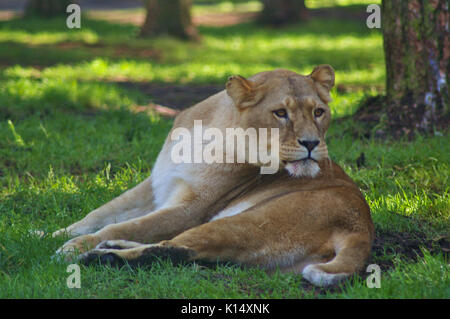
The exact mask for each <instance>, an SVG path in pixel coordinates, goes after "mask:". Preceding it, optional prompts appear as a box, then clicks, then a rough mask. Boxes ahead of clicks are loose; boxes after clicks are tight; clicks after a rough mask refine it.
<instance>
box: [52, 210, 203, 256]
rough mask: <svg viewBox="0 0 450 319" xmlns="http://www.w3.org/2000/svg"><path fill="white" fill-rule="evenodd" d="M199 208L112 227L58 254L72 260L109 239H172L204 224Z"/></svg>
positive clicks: (70, 243) (76, 240)
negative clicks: (78, 254)
mask: <svg viewBox="0 0 450 319" xmlns="http://www.w3.org/2000/svg"><path fill="white" fill-rule="evenodd" d="M196 208H197V207H196V206H195V205H191V206H190V207H185V206H183V205H179V206H175V207H170V208H165V209H161V210H158V211H156V212H154V213H152V214H150V215H147V216H144V217H140V218H134V219H132V220H129V221H126V222H122V223H118V224H112V225H108V226H106V227H104V228H102V229H101V230H99V231H97V232H96V233H93V234H88V235H83V236H80V237H76V238H73V239H71V240H69V241H68V242H66V243H65V244H64V245H63V246H62V247H61V248H59V249H58V250H57V254H60V255H66V259H68V260H70V259H71V258H72V257H73V256H74V255H76V254H77V253H84V252H87V251H89V250H91V249H93V248H94V247H96V246H97V245H98V244H99V243H100V242H103V241H106V240H118V239H121V240H127V241H134V242H139V243H157V242H160V241H162V240H166V239H171V238H173V237H175V236H177V235H178V234H180V233H182V232H183V231H185V230H187V229H190V228H192V227H195V226H197V225H199V224H201V223H202V220H203V216H202V215H201V214H200V213H199V212H198V211H196Z"/></svg>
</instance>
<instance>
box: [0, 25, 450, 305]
mask: <svg viewBox="0 0 450 319" xmlns="http://www.w3.org/2000/svg"><path fill="white" fill-rule="evenodd" d="M63 22H64V21H63V20H58V19H56V20H45V21H42V20H35V19H31V20H26V21H22V20H12V21H6V22H0V65H1V66H2V68H1V69H0V136H1V139H0V298H20V297H22V298H112V297H120V298H247V297H250V298H316V297H319V298H449V297H450V291H449V287H450V279H449V276H448V259H447V257H446V256H445V255H444V254H443V253H442V252H439V251H438V250H433V251H430V250H428V249H427V248H426V242H427V241H433V240H435V238H437V237H439V236H441V235H443V234H446V233H447V234H448V230H449V225H450V224H449V211H450V204H449V193H448V182H449V181H448V172H449V156H448V154H450V146H449V145H450V138H449V135H448V132H444V135H443V136H430V137H424V136H417V138H416V139H415V140H414V141H406V140H392V139H386V140H381V139H374V138H370V139H365V138H362V137H359V136H358V134H359V133H358V132H359V131H360V130H359V129H360V127H361V124H358V123H353V122H352V121H351V120H340V121H335V122H334V124H332V127H331V128H330V131H329V133H328V137H327V138H328V144H329V150H330V154H331V156H332V158H333V159H334V160H335V161H337V162H338V163H339V164H340V165H341V166H342V167H343V168H344V169H345V170H346V172H347V173H348V174H349V175H350V176H351V177H352V178H353V179H354V180H355V181H356V182H357V183H358V185H359V186H360V187H361V189H362V191H363V192H364V195H365V197H366V199H367V201H368V203H369V205H370V207H371V210H372V214H373V219H374V222H375V225H376V228H377V230H381V231H390V232H393V233H396V234H397V233H404V232H406V233H409V234H414V235H417V238H419V239H420V240H421V241H423V246H424V247H423V254H421V255H420V256H417V258H415V259H411V258H407V257H408V256H404V255H402V254H401V253H398V252H397V251H396V249H395V243H389V242H387V243H386V246H385V247H384V248H385V249H384V252H383V253H382V254H381V255H377V256H374V257H373V260H372V261H373V262H374V263H377V262H379V263H384V262H389V263H390V264H392V268H391V269H390V270H384V271H383V273H382V277H381V288H380V289H369V288H367V286H366V284H365V276H364V275H358V276H355V277H354V278H352V279H351V280H349V281H346V282H345V283H343V284H342V285H340V286H339V287H337V288H335V289H331V290H323V289H317V288H312V287H311V286H309V285H307V284H305V281H303V280H302V279H301V276H299V275H293V274H281V273H278V272H277V273H275V274H274V275H268V274H266V273H264V272H263V271H262V270H259V269H240V268H238V267H236V266H232V265H218V266H217V267H213V268H204V267H200V266H198V265H187V266H172V265H171V264H169V263H167V262H164V261H163V262H160V263H155V264H153V265H151V266H149V267H147V268H139V269H131V268H128V267H125V268H123V269H113V268H108V267H82V268H81V282H82V283H81V285H82V288H81V289H68V288H67V286H66V279H67V277H68V275H69V274H68V273H67V272H66V266H67V265H66V264H62V263H59V262H57V261H55V260H52V259H51V258H50V257H51V255H52V254H53V253H54V251H55V250H56V249H57V248H58V247H59V246H60V245H61V244H63V243H64V241H65V238H55V239H52V238H48V237H46V238H44V239H40V238H37V237H35V236H33V235H32V234H30V230H33V229H42V230H45V231H48V232H51V231H54V230H56V229H58V228H60V227H62V226H66V225H69V224H70V223H72V222H74V221H76V220H79V219H80V218H82V217H83V216H84V215H86V214H87V213H88V212H89V211H91V210H93V209H95V208H96V207H98V206H100V205H102V204H103V203H105V202H107V201H109V200H110V199H112V198H114V197H115V196H117V195H119V194H120V193H122V192H123V191H125V190H126V189H129V188H130V187H132V186H134V185H136V184H138V183H139V182H141V181H142V180H144V179H145V178H146V177H147V176H148V175H149V174H150V172H151V168H152V165H153V163H154V161H155V159H156V156H157V154H158V151H159V149H160V147H161V146H162V143H163V141H164V138H165V136H166V134H167V132H168V130H169V129H170V126H171V123H172V121H171V120H168V119H164V118H160V117H159V116H157V115H154V114H146V113H137V112H135V111H133V109H134V107H135V106H136V105H143V104H146V103H148V101H149V97H147V96H145V95H144V94H143V93H141V92H140V91H137V90H131V89H125V88H123V87H122V86H120V85H119V84H117V83H114V82H117V81H130V82H147V81H153V82H166V83H178V84H187V85H191V84H202V83H203V84H205V83H208V84H209V83H213V84H221V83H224V81H225V79H226V77H227V76H228V75H230V74H235V73H237V74H242V75H244V76H248V75H251V74H253V73H255V72H259V71H262V70H266V69H274V68H278V67H283V68H288V69H292V70H295V71H299V72H303V73H309V72H310V71H311V70H312V68H313V67H314V66H315V65H317V64H321V63H329V64H332V65H333V66H334V67H335V68H336V72H337V83H338V84H339V85H343V88H340V89H335V90H334V91H333V92H332V95H333V98H334V101H333V102H332V104H331V107H332V110H333V118H334V119H338V118H341V117H343V116H345V115H350V114H352V113H353V112H354V111H355V110H356V108H357V106H358V103H359V101H360V100H361V99H362V98H363V97H364V96H366V95H373V94H377V93H380V92H382V88H383V83H384V64H383V50H382V39H381V35H380V34H379V32H377V31H369V30H367V29H366V28H365V26H363V25H360V24H359V23H358V22H352V21H339V20H332V21H328V20H327V21H326V23H324V21H323V20H312V21H311V22H309V23H308V24H305V25H298V26H292V27H288V28H284V29H265V28H261V27H259V26H256V25H254V24H251V23H248V24H243V25H238V26H232V27H226V28H213V27H209V28H206V27H202V28H200V32H201V34H202V35H203V41H202V42H201V43H187V42H181V41H177V40H174V39H169V38H159V39H155V40H153V39H152V40H145V39H137V38H135V34H136V31H137V29H136V27H134V26H131V25H117V24H111V23H107V22H103V21H95V20H88V19H84V20H83V22H82V23H83V28H82V29H81V30H80V31H72V30H67V29H66V28H64V27H62V26H61V24H62V23H63ZM67 43H69V44H72V45H74V46H72V47H71V48H70V49H64V48H62V47H61V44H67ZM124 48H126V50H125V51H124ZM119 49H121V50H122V51H120V52H121V53H120V54H119V55H118V54H117V51H118V50H119ZM146 50H154V51H155V52H157V53H158V54H157V55H156V56H155V57H151V58H143V57H140V56H139V53H142V52H146ZM150 100H151V97H150ZM361 152H364V153H365V156H366V165H365V166H364V167H362V168H360V169H358V168H357V167H356V164H355V160H356V158H358V156H359V155H360V154H361Z"/></svg>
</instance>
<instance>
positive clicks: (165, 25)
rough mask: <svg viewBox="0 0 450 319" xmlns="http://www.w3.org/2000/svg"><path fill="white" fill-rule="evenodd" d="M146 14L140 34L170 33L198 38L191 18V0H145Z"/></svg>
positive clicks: (149, 35) (183, 37)
mask: <svg viewBox="0 0 450 319" xmlns="http://www.w3.org/2000/svg"><path fill="white" fill-rule="evenodd" d="M146 8H147V16H146V18H145V22H144V24H143V26H142V27H141V36H143V37H152V36H157V35H163V34H167V35H172V36H175V37H178V38H182V39H198V33H197V30H196V28H195V27H194V25H193V24H192V19H191V0H146Z"/></svg>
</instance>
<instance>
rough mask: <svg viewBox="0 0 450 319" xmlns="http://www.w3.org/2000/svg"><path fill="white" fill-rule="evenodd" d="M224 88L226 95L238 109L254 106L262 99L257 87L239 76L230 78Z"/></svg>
mask: <svg viewBox="0 0 450 319" xmlns="http://www.w3.org/2000/svg"><path fill="white" fill-rule="evenodd" d="M226 88H227V94H228V95H229V96H230V97H231V99H232V100H233V102H234V104H235V105H236V106H237V107H238V108H239V109H244V108H246V107H249V106H253V105H255V104H256V103H258V102H259V100H260V99H261V97H262V94H261V93H262V92H261V90H260V89H259V88H257V85H256V84H255V83H254V82H252V81H250V80H247V79H246V78H244V77H242V76H240V75H233V76H230V77H229V78H228V82H227V84H226Z"/></svg>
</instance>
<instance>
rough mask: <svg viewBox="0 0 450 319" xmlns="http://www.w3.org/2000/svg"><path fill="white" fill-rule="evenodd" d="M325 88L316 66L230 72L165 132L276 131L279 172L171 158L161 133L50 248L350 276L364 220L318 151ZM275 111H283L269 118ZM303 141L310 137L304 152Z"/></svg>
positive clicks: (367, 241) (323, 278)
mask: <svg viewBox="0 0 450 319" xmlns="http://www.w3.org/2000/svg"><path fill="white" fill-rule="evenodd" d="M333 86H334V71H333V69H332V68H331V67H330V66H328V65H323V66H319V67H317V68H315V69H314V71H313V72H312V73H311V74H310V75H308V76H302V75H299V74H296V73H294V72H291V71H288V70H275V71H270V72H262V73H258V74H256V75H255V76H253V77H251V78H249V79H245V78H243V77H241V76H234V77H230V78H229V80H228V83H227V85H226V90H224V91H222V92H220V93H218V94H216V95H213V96H211V97H210V98H208V99H206V100H204V101H203V102H201V103H199V104H197V105H195V106H193V107H191V108H189V109H187V110H185V111H183V112H182V113H180V115H179V116H178V117H177V118H176V120H175V123H174V126H173V128H172V131H171V132H173V130H174V129H176V128H187V129H192V128H193V123H194V120H199V119H201V120H202V121H203V125H204V126H205V127H216V128H219V129H220V130H221V131H222V132H224V133H225V129H226V128H238V127H241V128H243V129H247V128H256V129H259V128H279V130H280V153H279V154H278V155H279V159H280V161H281V168H280V171H279V172H278V173H276V174H272V175H261V174H260V173H259V168H260V167H259V166H260V165H262V164H261V163H256V164H250V163H243V164H216V163H213V164H206V163H195V164H183V163H181V164H174V163H173V161H171V157H170V154H171V149H172V147H173V145H174V141H172V140H171V139H170V138H169V137H168V138H167V140H166V142H165V144H164V147H163V149H162V151H161V153H160V154H159V156H158V159H157V161H156V164H155V167H154V169H153V172H152V174H151V176H150V177H149V178H148V179H147V180H146V181H144V182H143V183H141V184H140V185H138V186H136V187H135V188H133V189H132V190H130V191H128V192H126V193H124V194H123V195H121V196H120V197H118V198H116V199H114V200H113V201H111V202H110V203H107V204H105V205H104V206H102V207H100V208H99V209H97V210H95V211H93V212H92V213H90V214H88V215H87V216H86V217H85V218H84V219H83V220H81V221H79V222H77V223H75V224H73V225H71V226H69V227H67V228H66V229H63V230H60V231H58V232H56V233H55V235H58V234H61V233H62V232H67V233H69V234H70V235H72V236H79V237H75V238H74V239H72V240H70V241H69V242H67V243H66V244H65V245H64V246H63V247H61V248H60V249H59V250H58V253H64V254H68V255H69V256H70V253H72V252H73V251H79V252H81V253H84V254H82V255H81V257H80V258H81V260H84V261H88V260H91V259H92V258H93V257H98V256H109V257H111V256H115V257H118V258H123V259H126V260H128V261H129V262H133V261H137V260H142V259H145V258H147V257H148V258H150V257H151V256H157V255H168V256H171V257H174V256H175V257H176V256H182V258H181V257H180V258H181V259H187V260H190V261H195V260H206V261H217V260H220V261H231V262H236V263H239V264H243V265H254V266H261V267H264V268H266V269H269V270H273V269H276V268H280V269H281V270H284V271H292V272H296V273H303V276H304V277H305V278H306V279H308V280H309V281H311V282H312V283H314V284H316V285H331V284H334V283H336V282H337V281H339V280H341V279H343V278H345V277H347V276H349V275H351V274H352V273H354V272H355V271H358V270H359V269H361V267H363V265H364V263H365V262H366V260H367V258H368V256H369V253H370V248H371V243H372V239H373V224H372V220H371V217H370V211H369V207H368V205H367V204H366V202H365V200H364V197H363V196H362V194H361V192H360V191H359V189H358V187H357V186H356V185H355V184H354V183H353V182H352V180H351V179H350V178H349V177H348V176H347V175H346V174H345V172H344V171H343V170H342V169H341V168H340V167H339V166H337V165H336V164H335V163H333V162H332V161H331V160H330V159H329V157H328V151H327V147H326V143H325V133H326V131H327V129H328V126H329V123H330V119H331V114H330V109H329V107H328V105H327V103H328V102H329V101H330V95H329V91H330V90H331V88H332V87H333ZM318 108H321V109H322V110H323V114H322V111H320V110H319V111H317V109H318ZM279 109H282V110H285V111H286V112H287V118H284V117H279V116H278V115H276V114H283V112H281V113H276V112H275V113H274V111H277V110H279ZM315 114H321V115H320V116H316V115H315ZM224 135H225V134H224ZM169 136H170V133H169ZM304 141H317V143H318V144H317V143H316V144H315V145H317V146H315V148H314V149H312V151H311V152H310V158H307V157H308V150H307V148H306V146H304V145H306V144H301V142H302V143H303V142H304ZM269 147H270V145H269ZM226 216H229V217H226ZM131 241H133V242H131Z"/></svg>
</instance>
